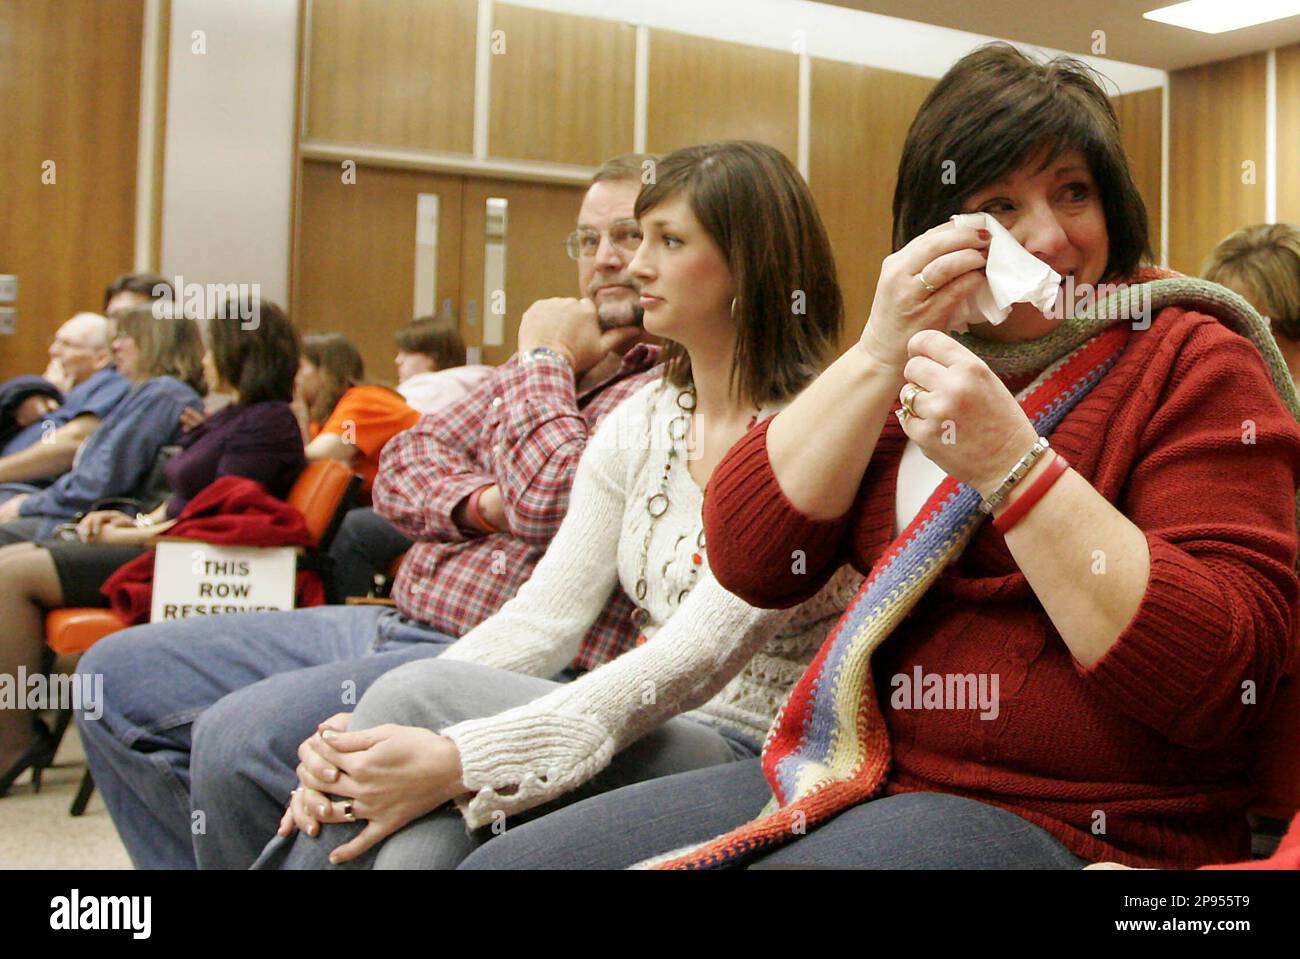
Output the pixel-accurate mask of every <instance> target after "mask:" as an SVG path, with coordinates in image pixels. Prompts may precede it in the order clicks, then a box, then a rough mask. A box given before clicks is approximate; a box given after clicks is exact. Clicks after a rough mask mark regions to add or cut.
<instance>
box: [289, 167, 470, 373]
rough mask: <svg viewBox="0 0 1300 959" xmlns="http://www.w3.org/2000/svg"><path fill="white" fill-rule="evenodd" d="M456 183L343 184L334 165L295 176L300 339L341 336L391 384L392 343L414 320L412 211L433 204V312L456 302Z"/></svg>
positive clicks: (387, 180)
mask: <svg viewBox="0 0 1300 959" xmlns="http://www.w3.org/2000/svg"><path fill="white" fill-rule="evenodd" d="M462 189H463V181H462V179H461V178H460V177H457V176H446V175H441V174H434V173H422V172H412V171H406V170H384V169H377V168H374V167H359V168H358V169H357V177H356V183H354V184H345V183H343V182H342V178H341V176H340V168H339V164H337V163H331V162H325V161H314V160H312V161H307V162H305V163H304V164H303V169H302V203H301V207H300V228H299V229H300V232H299V235H298V241H297V243H296V244H295V251H296V254H297V260H298V262H297V269H296V270H295V285H294V298H295V299H294V309H293V319H294V321H295V322H296V323H297V325H298V326H299V328H301V329H303V330H305V331H315V332H327V331H328V332H336V333H346V334H347V335H348V336H349V337H351V338H352V340H353V342H355V343H356V344H357V346H358V348H359V349H360V350H361V355H362V357H363V358H364V359H365V361H366V375H367V376H368V377H369V378H371V379H372V380H376V381H379V382H389V383H391V382H392V381H393V379H394V370H393V354H394V353H395V352H396V347H395V346H394V345H393V334H394V333H395V332H396V331H397V329H398V328H399V327H401V326H404V325H405V324H406V323H408V322H410V321H411V319H413V317H414V312H415V306H414V304H415V226H416V217H415V207H416V196H417V195H418V194H420V193H436V194H438V197H439V200H438V223H439V230H438V289H437V302H438V303H439V304H441V303H442V301H443V300H444V299H446V298H448V297H451V298H452V299H453V300H454V299H456V298H457V297H458V295H459V284H460V220H461V209H462V208H461V193H462Z"/></svg>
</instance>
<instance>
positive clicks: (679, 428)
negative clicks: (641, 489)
mask: <svg viewBox="0 0 1300 959" xmlns="http://www.w3.org/2000/svg"><path fill="white" fill-rule="evenodd" d="M677 408H678V409H679V410H680V411H681V412H679V413H678V414H677V415H676V416H674V417H673V418H672V419H671V420H669V421H668V425H667V433H668V441H669V447H668V456H667V457H666V458H665V459H664V470H663V475H662V476H660V478H659V489H658V490H657V491H656V492H654V493H651V494H650V495H649V496H648V497H646V504H645V510H646V513H647V514H649V516H650V525H649V526H648V527H647V528H646V532H645V540H644V541H643V542H642V544H641V573H640V575H638V576H637V580H636V586H635V587H634V588H633V599H634V601H635V602H636V609H634V610H632V625H634V626H636V627H637V629H640V628H641V627H643V626H645V624H646V623H648V622H650V611H649V610H647V609H646V608H645V598H646V593H647V592H648V591H649V588H650V584H649V581H648V580H647V579H646V574H647V572H648V571H649V565H650V540H651V539H652V538H653V536H654V532H655V525H656V524H657V523H658V521H659V517H661V516H663V515H664V513H666V512H668V507H669V505H671V504H670V501H669V499H668V486H669V483H670V482H671V480H672V474H673V465H674V464H677V463H678V462H679V461H680V459H681V452H682V449H683V448H684V444H685V440H686V437H687V436H689V435H690V431H691V415H692V413H693V412H694V410H695V387H694V386H688V387H686V388H685V389H683V390H681V391H680V392H679V393H678V394H677ZM686 535H687V534H682V536H681V537H679V538H678V540H677V545H678V546H680V545H681V542H682V540H683V539H685V538H686ZM695 546H696V551H695V552H694V553H692V554H691V575H690V583H689V585H687V587H686V588H685V589H682V590H679V591H678V593H677V596H676V597H675V598H673V597H669V601H670V602H671V604H672V605H673V606H680V605H681V602H682V600H683V599H685V598H686V594H687V593H689V592H690V591H691V590H692V589H694V588H695V581H696V580H697V579H698V578H699V575H700V567H701V566H702V565H703V564H704V524H703V521H702V520H701V523H700V529H699V532H698V533H697V534H696V536H695ZM667 572H668V563H664V568H663V570H662V574H663V575H664V576H667ZM644 640H645V637H644V636H642V637H640V638H639V639H638V640H637V642H638V643H641V642H644Z"/></svg>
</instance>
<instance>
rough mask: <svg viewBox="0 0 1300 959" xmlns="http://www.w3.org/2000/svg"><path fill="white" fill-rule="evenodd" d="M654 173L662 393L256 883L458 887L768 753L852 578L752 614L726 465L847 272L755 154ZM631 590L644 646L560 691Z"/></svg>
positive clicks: (647, 210) (355, 741)
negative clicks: (611, 807) (437, 871)
mask: <svg viewBox="0 0 1300 959" xmlns="http://www.w3.org/2000/svg"><path fill="white" fill-rule="evenodd" d="M654 173H655V176H654V182H653V183H652V184H651V185H648V186H646V187H644V188H643V189H642V191H641V193H640V196H639V197H638V200H637V204H636V216H637V219H638V220H639V221H640V224H641V228H642V234H643V236H644V239H643V240H642V241H641V242H640V243H639V246H638V248H637V249H636V254H635V258H634V259H633V260H632V262H631V264H630V267H629V269H630V272H631V273H632V275H633V276H634V277H635V278H636V279H637V281H638V282H639V284H640V286H641V302H642V304H643V306H644V307H645V327H646V329H647V330H648V331H649V332H651V333H654V334H657V335H660V336H663V337H665V338H666V339H668V340H670V341H671V345H670V346H669V348H668V351H667V354H666V366H665V375H664V377H663V379H662V380H658V381H656V382H654V383H651V384H649V385H648V386H646V387H645V388H643V389H642V390H640V391H639V392H638V393H636V394H634V395H633V396H632V397H631V398H629V399H628V400H627V401H626V402H624V403H623V404H622V405H621V406H619V407H618V408H617V409H616V410H615V411H614V412H613V413H611V414H610V415H609V416H608V417H607V418H606V420H605V421H604V423H602V424H601V425H600V427H599V429H598V431H597V433H596V435H595V436H594V437H593V439H592V440H591V442H590V443H589V444H588V447H587V450H586V452H585V453H584V455H583V458H582V462H581V465H580V466H579V468H578V471H577V475H576V477H575V480H574V485H573V490H572V494H571V497H570V502H569V510H568V512H567V515H566V517H565V520H564V523H563V524H562V526H561V528H560V530H559V532H558V533H557V534H556V536H555V539H554V540H553V542H552V543H551V545H550V547H549V549H548V550H547V552H546V555H545V557H544V558H543V559H542V560H541V562H539V563H538V565H537V568H536V570H535V571H534V573H533V576H532V577H531V579H529V580H528V582H527V583H525V584H524V585H523V586H522V587H521V588H520V590H519V592H518V594H517V595H516V597H515V598H514V599H512V600H511V601H510V602H508V603H507V604H506V605H505V606H504V607H502V609H501V610H500V611H499V612H498V613H497V614H496V615H495V616H493V617H491V618H489V619H488V620H486V621H484V622H483V623H482V624H481V625H480V626H478V627H477V628H476V629H474V630H472V631H471V632H469V633H468V634H466V635H465V636H464V637H463V638H461V639H460V641H459V642H457V643H455V644H454V645H453V646H451V648H450V649H449V650H448V651H447V652H446V653H444V654H443V655H442V656H441V657H439V658H438V659H431V660H427V661H424V662H416V663H410V664H408V665H406V666H402V667H400V668H398V669H396V670H394V671H392V672H390V673H388V674H386V675H385V676H384V677H383V678H381V679H380V680H379V681H378V682H377V683H375V684H374V685H373V686H372V687H371V688H370V689H369V691H368V692H367V693H366V694H365V695H364V696H363V697H362V699H361V701H360V703H359V704H358V705H357V708H356V711H355V713H353V714H351V715H348V714H340V715H338V716H334V717H331V718H330V719H328V720H326V721H325V722H324V723H322V725H321V727H320V729H319V731H318V732H317V734H316V735H314V736H313V737H312V738H311V739H309V740H308V741H307V742H305V743H303V744H302V746H301V747H300V748H299V758H300V760H301V764H300V765H299V767H298V777H299V782H300V787H299V789H297V790H295V792H294V795H293V797H292V799H291V801H290V806H289V809H288V811H287V812H286V813H285V815H284V818H283V821H282V822H281V826H280V831H279V832H280V834H279V836H278V837H277V838H276V839H273V840H272V842H271V844H270V845H269V846H268V847H267V849H266V850H265V851H264V852H263V854H262V857H261V858H260V859H259V861H258V866H261V867H282V868H286V867H287V868H315V867H323V866H327V865H329V864H331V863H333V864H339V863H343V862H347V863H349V864H350V865H352V866H354V867H355V866H363V867H369V866H373V867H376V868H410V867H417V868H450V867H453V866H455V865H456V864H457V863H459V862H460V861H461V860H462V859H463V858H464V857H465V856H467V855H468V854H469V853H470V852H472V851H473V850H474V849H475V848H476V847H477V845H478V844H479V843H481V842H482V841H484V840H487V839H490V838H491V836H492V835H493V834H494V833H499V832H501V831H502V830H503V829H504V828H505V827H506V826H508V825H510V824H511V823H513V822H519V821H522V818H520V817H523V816H526V817H527V818H536V817H537V816H538V815H541V814H544V813H545V812H546V811H547V810H548V809H550V808H554V807H555V806H556V805H559V804H562V803H565V802H570V801H573V800H574V799H577V798H582V797H584V796H588V795H591V794H593V793H594V792H599V791H604V790H608V789H612V788H616V787H617V786H620V785H624V784H626V783H629V782H634V781H642V780H645V779H649V778H655V777H658V776H663V775H669V774H671V773H674V772H680V771H685V770H689V769H695V768H700V767H703V766H709V765H714V764H717V763H721V762H729V761H733V760H738V759H749V758H753V757H754V756H757V755H758V752H759V750H760V748H761V746H762V741H763V738H764V737H765V735H766V733H767V730H768V727H769V726H770V725H771V723H772V722H773V720H774V719H775V717H776V713H777V710H778V709H779V707H780V705H781V703H782V701H783V700H784V697H785V695H786V693H787V692H788V691H789V689H790V687H791V686H792V685H793V683H794V681H795V680H796V679H797V678H798V677H799V675H800V674H801V673H802V671H803V669H804V666H805V665H806V664H807V663H808V662H809V660H810V659H811V658H812V656H813V655H814V654H815V653H816V651H817V649H818V648H819V647H820V645H821V643H822V640H823V638H824V637H825V635H826V633H827V632H828V631H829V629H830V628H831V627H832V626H833V625H834V623H835V621H836V619H837V617H838V615H839V613H840V611H841V610H842V609H843V608H844V606H845V604H846V603H847V602H848V601H849V600H850V599H851V598H852V597H853V595H854V592H855V590H856V587H857V585H858V583H859V582H860V577H858V576H856V575H855V574H852V573H851V572H848V571H847V569H846V571H845V573H844V575H842V576H840V577H837V578H835V579H832V581H831V582H830V584H828V586H827V587H826V588H825V589H823V590H822V591H821V592H820V593H819V594H818V595H817V596H816V597H814V598H813V599H812V600H810V601H808V602H807V603H804V604H803V605H801V606H798V607H796V608H794V609H791V610H783V611H763V610H759V609H756V608H754V607H751V606H749V605H748V604H747V603H745V602H744V601H743V600H741V599H739V598H737V597H735V596H733V595H732V594H730V593H728V592H727V591H725V590H724V589H722V587H720V586H719V585H718V584H717V582H716V580H714V578H713V577H712V575H711V573H710V572H709V568H708V563H707V559H706V555H707V554H706V548H705V542H704V535H703V522H702V514H701V508H702V505H703V499H704V497H703V488H704V486H705V485H706V484H707V482H708V480H709V476H710V474H711V472H712V470H713V468H714V466H715V465H716V464H717V463H718V461H719V460H720V459H721V458H722V456H723V454H724V453H725V452H726V451H727V449H728V448H729V447H730V446H731V445H732V444H733V443H734V442H735V441H736V440H737V439H739V438H740V437H741V436H742V435H744V433H745V431H746V430H747V429H748V428H749V427H751V426H753V425H754V423H755V422H757V420H758V419H759V418H760V417H761V416H764V415H767V414H770V413H772V412H775V410H776V409H777V408H779V406H781V405H782V404H783V403H785V402H786V401H788V400H789V399H790V398H792V396H793V395H794V394H795V393H796V392H797V391H798V390H799V389H800V388H801V387H802V386H803V385H804V384H805V383H807V382H808V381H809V380H810V379H811V378H812V377H813V376H815V374H816V372H817V371H818V369H819V368H820V367H821V365H822V363H823V361H824V358H825V356H826V354H827V351H828V350H829V349H832V348H833V347H834V344H835V341H836V337H837V334H838V332H839V327H840V322H841V317H842V313H843V307H842V304H841V299H840V293H839V289H838V286H837V284H836V280H835V271H834V262H833V259H832V254H831V250H830V245H829V242H828V241H827V238H826V234H825V231H824V229H823V227H822V224H821V221H820V219H819V217H818V214H817V211H816V208H815V206H814V204H813V200H812V198H811V196H810V194H809V192H808V189H807V187H806V185H805V184H804V183H803V181H802V179H801V178H800V177H799V174H798V173H797V172H796V170H795V169H794V167H793V166H792V165H791V164H790V162H789V160H787V159H786V158H785V157H784V156H782V155H781V154H780V153H779V152H778V151H776V150H775V149H773V148H771V147H767V146H764V145H762V144H758V143H748V142H735V143H721V144H710V145H705V146H698V147H692V148H689V149H685V150H680V151H678V152H676V153H674V154H672V155H670V156H668V157H666V158H664V159H663V160H661V161H660V162H659V164H658V166H657V168H656V169H655V171H654ZM602 242H607V240H603V241H602ZM566 359H567V358H566ZM791 561H792V562H794V563H798V562H799V557H798V556H794V557H792V559H791ZM620 587H621V588H622V589H623V590H625V591H626V592H627V594H628V596H629V597H631V599H632V600H633V602H634V603H635V604H636V606H637V610H636V613H635V614H634V615H636V617H637V622H638V624H639V625H640V626H641V630H642V634H643V642H640V643H639V644H638V646H637V647H636V648H635V649H633V650H631V651H629V652H627V653H624V654H623V655H622V656H620V657H618V658H617V659H615V660H613V661H611V662H609V663H607V664H605V665H604V666H602V667H601V668H599V669H597V670H594V671H593V672H590V673H587V674H586V675H583V676H581V677H579V678H578V679H576V680H574V681H573V682H569V683H557V682H552V681H550V680H549V679H547V678H545V677H551V676H555V675H556V674H557V673H559V672H560V671H561V670H562V669H563V668H564V667H565V665H566V664H568V663H569V662H570V661H571V660H572V658H573V657H574V655H575V653H576V652H577V649H578V643H579V641H580V640H581V638H582V636H583V634H584V633H585V632H586V630H587V628H588V627H589V625H590V624H591V623H592V621H593V620H594V619H595V617H596V616H597V615H598V614H599V613H600V610H601V609H602V607H603V606H604V605H605V602H606V599H607V597H608V596H609V594H610V591H611V590H612V589H616V588H620ZM287 705H288V704H287ZM690 710H693V711H692V712H688V711H690ZM203 762H204V757H203V756H201V755H199V754H198V753H196V755H195V758H194V763H195V765H196V767H197V766H201V765H202V764H203ZM238 773H239V771H238V770H237V769H233V770H231V769H227V770H209V771H206V772H204V771H202V770H200V769H197V768H196V771H195V774H194V776H195V780H196V781H199V780H200V779H202V780H203V781H206V782H223V781H231V780H232V779H237V778H238ZM193 801H194V803H195V805H196V807H200V806H201V807H203V808H205V809H206V810H207V813H208V817H209V823H210V828H239V829H255V828H258V826H259V825H263V826H264V824H254V823H241V822H239V819H238V817H239V809H238V808H237V807H238V804H237V803H225V802H223V801H222V798H221V796H220V795H219V794H218V795H215V796H214V795H209V796H205V797H200V796H198V795H196V796H194V797H193ZM214 807H215V808H214ZM321 824H325V825H324V828H321ZM295 830H297V831H295ZM268 832H269V830H268ZM255 868H257V867H255Z"/></svg>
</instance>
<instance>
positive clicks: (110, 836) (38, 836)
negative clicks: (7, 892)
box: [0, 726, 131, 869]
mask: <svg viewBox="0 0 1300 959" xmlns="http://www.w3.org/2000/svg"><path fill="white" fill-rule="evenodd" d="M85 770H86V766H85V762H84V758H83V754H82V752H81V741H80V740H79V739H78V738H77V730H76V727H75V726H74V727H70V728H69V729H68V732H67V735H65V736H64V737H63V744H62V746H61V747H60V748H59V755H58V756H57V757H55V764H54V766H53V767H51V768H50V769H47V770H45V775H44V777H43V778H42V781H41V791H40V793H35V792H33V791H32V785H31V776H30V774H24V775H23V776H22V778H20V779H19V780H18V782H17V783H16V784H14V786H13V787H12V788H11V789H10V790H9V795H7V796H5V797H4V798H3V799H0V869H130V868H131V860H130V858H129V857H128V856H127V854H126V850H125V849H124V848H123V847H122V843H121V841H120V840H119V839H118V838H117V831H116V830H114V829H113V821H112V820H111V819H110V818H109V816H108V810H106V809H105V808H104V801H103V799H102V798H101V797H100V795H99V794H98V793H96V794H95V796H94V797H93V798H92V799H91V800H90V805H89V806H88V807H86V814H85V815H84V816H80V817H77V818H73V817H72V816H69V815H68V807H69V806H70V805H71V804H72V797H73V796H75V795H76V794H77V787H78V786H79V785H80V784H81V775H82V773H84V772H85Z"/></svg>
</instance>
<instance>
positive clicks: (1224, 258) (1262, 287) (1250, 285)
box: [1201, 223, 1300, 340]
mask: <svg viewBox="0 0 1300 959" xmlns="http://www.w3.org/2000/svg"><path fill="white" fill-rule="evenodd" d="M1201 275H1202V276H1203V277H1205V278H1206V279H1207V280H1213V281H1214V282H1215V283H1222V284H1223V285H1224V286H1227V287H1231V288H1232V289H1234V290H1236V291H1237V292H1238V293H1240V294H1241V295H1242V296H1244V297H1245V298H1246V299H1247V300H1248V301H1249V302H1250V304H1251V305H1252V306H1253V307H1255V309H1257V310H1259V312H1260V313H1262V314H1263V315H1264V316H1267V317H1268V318H1269V319H1270V320H1272V321H1273V327H1274V329H1275V330H1278V331H1281V332H1282V333H1283V334H1284V335H1285V336H1287V337H1288V338H1290V339H1293V340H1300V229H1297V228H1296V227H1294V226H1292V225H1291V224H1290V223H1258V224H1256V225H1255V226H1243V227H1242V228H1241V229H1240V230H1237V231H1236V232H1235V233H1232V234H1230V235H1229V236H1227V237H1226V238H1225V239H1224V240H1223V241H1222V242H1221V243H1220V244H1219V245H1218V246H1216V247H1215V248H1214V251H1213V252H1212V253H1211V254H1210V256H1209V259H1207V260H1206V261H1205V266H1204V267H1202V268H1201Z"/></svg>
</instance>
